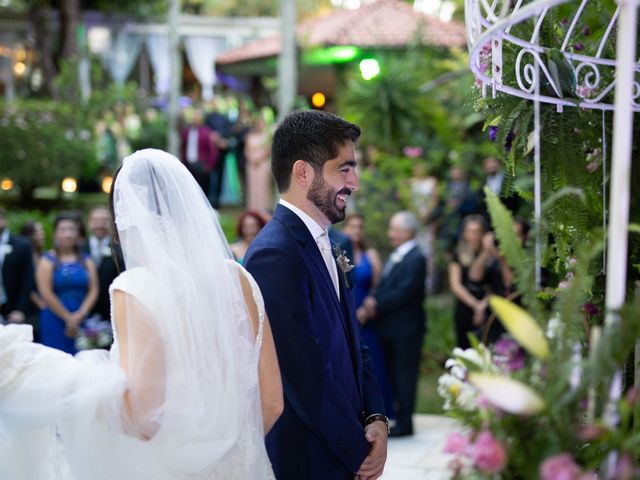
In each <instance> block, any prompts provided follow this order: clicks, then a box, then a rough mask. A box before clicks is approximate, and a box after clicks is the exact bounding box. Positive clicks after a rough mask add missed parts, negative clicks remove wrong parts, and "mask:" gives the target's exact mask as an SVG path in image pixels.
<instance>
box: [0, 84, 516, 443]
mask: <svg viewBox="0 0 640 480" xmlns="http://www.w3.org/2000/svg"><path fill="white" fill-rule="evenodd" d="M161 121H162V120H161V119H160V118H159V114H158V111H157V110H155V109H148V110H147V111H146V112H145V113H144V114H143V115H141V116H140V115H138V113H137V112H136V111H135V109H134V108H132V107H131V106H130V105H127V104H117V105H115V106H114V108H113V109H112V110H110V111H107V112H105V114H104V117H103V119H102V121H101V122H98V125H97V126H96V129H97V132H98V134H99V135H98V138H99V141H100V142H101V146H100V149H99V152H100V161H101V163H102V165H103V166H104V168H105V169H110V170H113V169H114V168H115V167H116V166H117V164H118V163H119V159H122V158H124V157H125V156H126V155H128V154H130V153H131V152H132V151H133V150H134V149H135V148H136V141H141V142H146V143H145V144H144V145H141V146H144V147H158V148H163V145H156V144H153V142H152V141H151V140H150V139H152V138H156V137H157V135H156V137H154V133H153V132H154V131H156V130H158V131H164V129H165V128H166V125H161V124H160V123H159V122H161ZM273 122H274V117H273V113H272V112H271V111H270V110H268V109H261V110H256V109H254V108H252V106H251V104H250V103H248V102H245V101H242V100H238V99H233V101H232V100H230V99H228V98H225V97H215V98H214V100H212V101H211V102H209V103H207V104H202V105H196V104H190V105H185V106H184V108H183V110H182V121H181V127H180V140H181V149H180V155H179V156H180V159H181V161H182V162H183V163H184V164H185V166H186V167H187V169H188V170H189V171H190V172H191V174H192V175H193V177H194V179H195V180H196V181H197V183H198V184H199V185H200V187H201V188H202V190H203V192H204V194H205V195H206V196H207V197H208V198H209V200H210V202H211V204H212V205H213V207H214V208H220V207H221V206H226V205H233V206H237V207H238V206H239V207H241V208H244V209H245V211H244V212H243V213H242V214H240V216H239V218H238V222H237V226H236V229H235V232H234V233H235V239H229V240H230V247H231V252H232V253H233V255H234V257H235V259H236V260H237V261H238V262H239V263H242V262H243V259H244V256H245V254H246V252H247V249H248V247H249V245H250V243H251V242H252V240H253V239H254V238H255V237H256V235H257V234H258V232H259V231H260V230H261V229H262V228H263V227H264V226H265V224H266V223H267V222H268V221H269V220H270V214H271V212H272V210H273V207H274V205H275V203H276V201H277V199H276V198H275V197H274V195H273V191H274V189H273V180H272V177H271V169H270V150H271V132H272V125H273ZM158 138H159V137H158ZM483 170H484V178H481V179H475V180H476V182H475V184H476V185H478V186H479V188H478V187H476V188H473V187H472V184H473V183H472V182H470V179H469V178H468V176H467V174H466V173H465V172H464V171H463V170H462V169H461V168H460V167H459V166H455V165H454V166H452V167H450V170H449V172H448V178H447V179H446V180H445V181H439V180H438V179H437V178H436V177H434V176H433V175H430V174H429V172H428V168H427V166H426V163H425V162H424V161H420V160H418V159H416V161H415V163H414V169H413V175H412V177H411V179H410V180H409V182H408V183H407V185H406V187H407V188H408V191H409V193H410V198H411V209H410V210H407V211H400V212H397V213H396V214H395V215H393V216H392V217H391V218H390V219H389V224H388V231H387V237H388V242H389V243H388V245H384V246H382V245H380V247H383V248H384V249H385V251H390V252H391V253H390V254H389V255H388V256H387V257H386V258H383V257H382V255H381V254H380V253H379V252H378V251H377V250H376V249H375V248H373V246H372V245H371V244H370V243H369V242H368V241H367V238H366V236H365V230H366V222H367V218H366V217H365V216H364V215H361V214H357V213H351V214H350V215H348V216H347V218H346V219H345V220H344V222H342V224H341V225H338V226H335V227H333V228H332V229H331V230H330V237H331V239H332V241H333V242H334V243H335V244H338V245H339V246H340V248H341V249H342V250H344V251H345V252H346V255H347V257H348V258H350V259H351V261H352V263H353V265H354V267H355V268H354V270H353V271H352V272H350V275H351V277H350V283H351V286H352V288H353V292H354V299H355V306H356V310H357V317H358V321H359V322H360V324H361V333H362V337H363V339H364V341H365V343H366V344H367V345H368V347H369V348H370V350H371V353H372V358H373V360H374V367H375V372H376V375H377V377H378V380H379V383H380V385H381V388H382V390H383V393H384V398H385V405H386V409H387V415H388V416H389V417H391V418H393V420H394V428H393V430H392V434H393V435H395V436H402V435H411V434H412V433H413V424H412V420H411V416H412V413H413V411H414V408H415V401H416V390H417V382H418V375H419V367H420V360H421V354H422V346H423V342H424V338H425V335H426V334H427V318H426V313H425V301H428V299H427V294H428V293H434V292H440V291H442V290H444V289H446V286H448V287H449V291H450V292H451V294H452V295H453V297H454V300H455V301H454V308H453V315H452V319H451V320H452V328H453V329H454V330H455V338H456V344H457V346H459V347H462V348H467V347H469V346H470V342H469V336H468V335H469V334H470V333H472V334H474V335H475V336H476V337H477V338H478V339H480V340H481V341H484V342H493V341H495V340H496V339H498V338H499V337H500V335H501V334H502V333H503V331H502V329H501V328H500V325H499V322H492V316H491V312H490V309H489V306H488V296H489V295H490V294H495V295H502V296H505V297H513V296H514V292H513V273H512V272H511V270H510V269H509V267H508V265H507V264H506V262H505V261H504V258H503V257H502V256H501V254H500V251H499V248H498V246H497V244H496V240H495V237H494V235H493V233H492V232H491V222H490V218H489V215H488V212H487V210H486V206H485V198H484V196H485V194H484V187H488V189H489V190H491V191H492V192H494V193H495V194H498V195H499V194H500V193H501V192H502V190H503V181H504V175H503V172H502V167H501V164H500V162H499V161H498V160H497V159H496V158H493V157H489V158H486V159H485V160H484V162H483ZM503 202H504V203H505V205H506V206H507V208H509V209H510V210H511V211H512V212H514V213H516V212H518V209H519V208H520V205H519V203H518V201H517V200H516V197H515V196H513V197H510V198H506V199H503ZM352 207H353V206H351V208H350V210H353V208H352ZM83 220H84V219H83V217H82V215H79V214H76V213H61V214H60V215H58V216H57V217H56V219H55V221H54V222H53V239H52V240H53V248H52V249H51V250H48V251H45V247H44V246H45V238H44V229H43V226H42V225H41V224H39V223H37V222H27V223H25V224H24V225H23V226H22V227H21V229H20V230H19V232H16V233H19V235H15V234H13V233H12V232H9V230H8V228H7V227H6V216H5V212H4V211H3V210H0V270H1V274H2V276H1V277H0V305H1V307H0V314H1V315H2V320H3V321H5V322H14V323H23V322H28V323H30V324H32V325H34V328H35V333H36V339H37V340H38V341H41V342H42V343H44V344H46V345H49V346H52V347H56V348H59V349H61V350H64V351H66V352H69V353H75V352H76V351H77V341H76V339H77V336H78V332H79V330H80V329H81V328H82V326H83V324H84V322H86V320H87V318H89V317H91V318H98V319H103V320H105V321H106V320H108V319H109V317H110V307H109V293H108V288H109V285H110V284H111V282H112V280H113V279H114V278H115V277H116V275H117V273H118V269H117V266H116V263H117V262H115V261H114V256H115V257H117V256H118V251H117V249H114V248H113V246H112V244H111V228H112V227H111V214H110V212H109V210H108V209H107V208H106V207H96V208H94V209H92V210H91V211H90V212H88V215H87V218H86V224H85V222H84V221H83ZM514 229H515V230H516V233H517V236H518V238H519V239H520V240H521V241H522V242H523V243H525V242H526V241H527V234H528V225H527V223H526V222H525V221H524V220H522V219H520V218H518V217H516V221H515V224H514Z"/></svg>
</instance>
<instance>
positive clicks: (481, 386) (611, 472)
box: [438, 297, 640, 480]
mask: <svg viewBox="0 0 640 480" xmlns="http://www.w3.org/2000/svg"><path fill="white" fill-rule="evenodd" d="M490 304H491V307H492V309H493V311H494V312H495V313H496V315H497V317H498V318H499V319H500V321H501V322H502V323H503V325H504V327H505V329H506V330H507V331H508V332H509V335H508V336H505V337H503V338H502V339H500V340H499V341H498V342H496V344H495V345H493V346H492V347H491V348H489V347H487V346H485V345H483V344H481V343H479V342H478V341H476V340H475V339H473V340H474V341H473V346H472V348H469V349H467V350H462V349H459V348H456V349H455V350H454V351H453V357H452V358H450V359H449V360H448V361H447V362H446V364H445V368H446V370H447V371H446V373H445V374H443V375H442V376H441V377H440V379H439V382H438V393H439V394H440V396H441V397H443V399H444V402H445V403H444V409H445V410H446V411H447V412H448V413H449V414H450V415H451V416H453V417H455V418H457V419H459V420H460V422H461V424H462V425H463V426H464V431H462V432H459V431H456V432H454V433H452V434H451V435H450V436H449V438H448V439H447V442H446V445H445V448H444V451H445V452H446V453H449V454H452V455H453V458H452V460H451V462H450V463H449V467H450V470H451V471H452V474H453V478H455V479H463V478H464V479H498V478H500V479H543V480H565V479H566V480H586V479H598V478H606V479H617V480H631V479H632V478H639V477H640V468H639V464H638V459H639V458H640V428H639V427H640V425H638V420H639V419H640V389H638V388H637V387H631V388H629V389H627V393H626V395H623V386H622V375H621V371H620V370H619V369H617V368H616V366H617V367H619V366H620V365H621V363H617V362H621V361H622V362H624V358H625V355H626V354H628V353H629V351H630V350H631V348H632V345H633V338H637V333H638V332H637V330H638V327H637V326H630V325H632V324H633V323H637V322H632V321H628V322H624V323H621V324H619V325H611V326H608V327H604V328H603V329H600V328H596V327H594V328H593V329H592V333H591V339H590V342H588V343H587V344H582V343H581V342H580V341H578V339H579V337H580V335H575V331H571V329H569V328H567V327H568V326H567V325H566V324H563V325H564V327H560V328H558V327H557V326H556V327H553V323H554V322H549V324H550V325H551V326H552V328H547V330H546V331H545V330H543V329H542V327H541V326H540V325H539V324H538V322H536V321H535V320H534V318H533V317H532V316H531V315H530V314H529V313H528V312H526V311H525V310H524V309H522V308H521V307H519V306H518V305H516V304H514V303H512V302H510V301H508V300H506V299H504V298H501V297H492V298H491V300H490ZM633 310H634V312H633V314H631V312H627V315H625V317H626V318H627V320H631V318H632V315H637V314H638V306H637V305H636V306H635V307H634V308H633ZM635 318H637V317H635ZM625 325H626V326H625ZM630 329H631V330H630ZM629 334H631V337H630V338H631V341H629V339H628V338H627V339H626V340H625V336H627V335H629ZM569 338H571V341H570V342H569V343H572V341H573V343H572V347H571V348H570V349H569V351H568V352H565V348H564V347H563V344H564V343H565V342H566V341H567V340H568V339H569ZM616 349H622V351H619V352H618V354H617V355H613V356H612V352H613V351H615V350H616ZM587 352H588V354H587ZM585 356H586V357H587V358H584V357H585Z"/></svg>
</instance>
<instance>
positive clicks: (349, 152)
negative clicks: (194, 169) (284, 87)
mask: <svg viewBox="0 0 640 480" xmlns="http://www.w3.org/2000/svg"><path fill="white" fill-rule="evenodd" d="M359 135H360V129H359V128H358V127H357V126H356V125H353V124H351V123H349V122H346V121H344V120H343V119H341V118H339V117H336V116H335V115H332V114H330V113H326V112H320V111H315V110H312V111H304V112H296V113H293V114H291V115H289V116H288V117H287V118H285V119H284V121H283V122H282V123H281V124H280V126H279V127H278V130H277V131H276V133H275V135H274V138H273V145H272V160H271V162H272V171H273V175H274V178H275V180H276V184H277V185H278V189H279V191H280V193H281V196H282V198H281V200H280V203H279V205H278V206H277V208H276V211H275V214H274V217H273V219H272V220H271V222H269V223H268V224H267V226H266V227H264V228H263V229H262V230H261V231H260V233H259V234H258V236H257V237H256V239H255V240H254V241H253V243H252V244H251V246H250V247H249V250H248V252H247V255H246V256H245V266H246V268H247V270H249V272H250V273H251V274H252V275H253V276H254V277H255V279H256V281H257V282H258V285H260V288H261V290H262V295H263V297H264V300H265V304H266V309H267V314H268V315H269V320H270V322H271V328H272V330H273V336H274V340H275V344H276V350H277V352H278V361H279V363H280V370H281V372H282V380H283V386H284V398H285V406H284V412H283V414H282V416H281V417H280V419H279V420H278V421H277V422H276V424H275V426H274V427H273V429H272V430H271V431H270V432H269V434H268V435H267V438H266V443H267V451H268V453H269V457H270V459H271V462H272V465H273V468H274V472H275V474H276V478H277V479H278V480H300V479H305V480H327V479H331V480H339V479H344V480H347V479H348V480H353V478H354V477H355V476H356V475H359V478H367V479H376V478H378V477H379V476H380V475H381V474H382V471H383V469H384V462H385V460H386V455H387V425H388V420H387V419H386V417H385V416H384V415H383V414H382V413H381V412H383V411H384V400H383V398H382V395H381V393H380V389H379V388H378V384H377V382H376V379H375V374H374V370H373V363H372V361H371V357H370V355H369V351H368V349H367V348H366V347H365V346H364V345H363V344H361V343H360V338H359V335H358V323H357V320H356V316H355V311H354V300H353V295H352V292H351V290H350V289H351V287H352V285H353V283H352V280H351V279H350V278H349V277H350V274H349V269H350V268H349V266H350V265H349V260H348V259H347V258H346V255H344V253H343V252H342V250H340V249H338V248H335V247H334V246H332V245H331V243H330V240H329V238H328V226H329V225H330V224H332V223H336V222H339V221H341V220H342V219H343V218H344V216H345V209H346V206H347V199H348V197H349V195H350V194H351V192H353V191H355V190H356V189H357V188H358V177H357V175H356V172H355V166H356V161H355V155H354V142H355V141H356V140H357V139H358V137H359ZM332 250H333V252H332ZM334 255H336V256H335V257H334Z"/></svg>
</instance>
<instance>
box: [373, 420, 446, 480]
mask: <svg viewBox="0 0 640 480" xmlns="http://www.w3.org/2000/svg"><path fill="white" fill-rule="evenodd" d="M413 422H414V423H413V425H414V428H415V429H416V433H415V434H414V435H413V436H411V437H402V438H391V439H389V455H388V458H387V465H386V467H385V473H384V475H383V476H382V480H448V479H449V478H450V475H449V473H448V472H447V463H448V462H449V456H448V455H445V454H443V453H442V449H443V447H444V442H445V440H446V438H447V436H448V435H449V433H450V432H451V431H453V430H455V428H456V424H455V422H454V420H452V419H450V418H447V417H441V416H437V415H415V416H414V420H413Z"/></svg>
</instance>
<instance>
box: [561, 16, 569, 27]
mask: <svg viewBox="0 0 640 480" xmlns="http://www.w3.org/2000/svg"><path fill="white" fill-rule="evenodd" d="M560 25H562V26H563V27H566V26H567V25H569V19H568V18H563V19H562V20H560Z"/></svg>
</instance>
